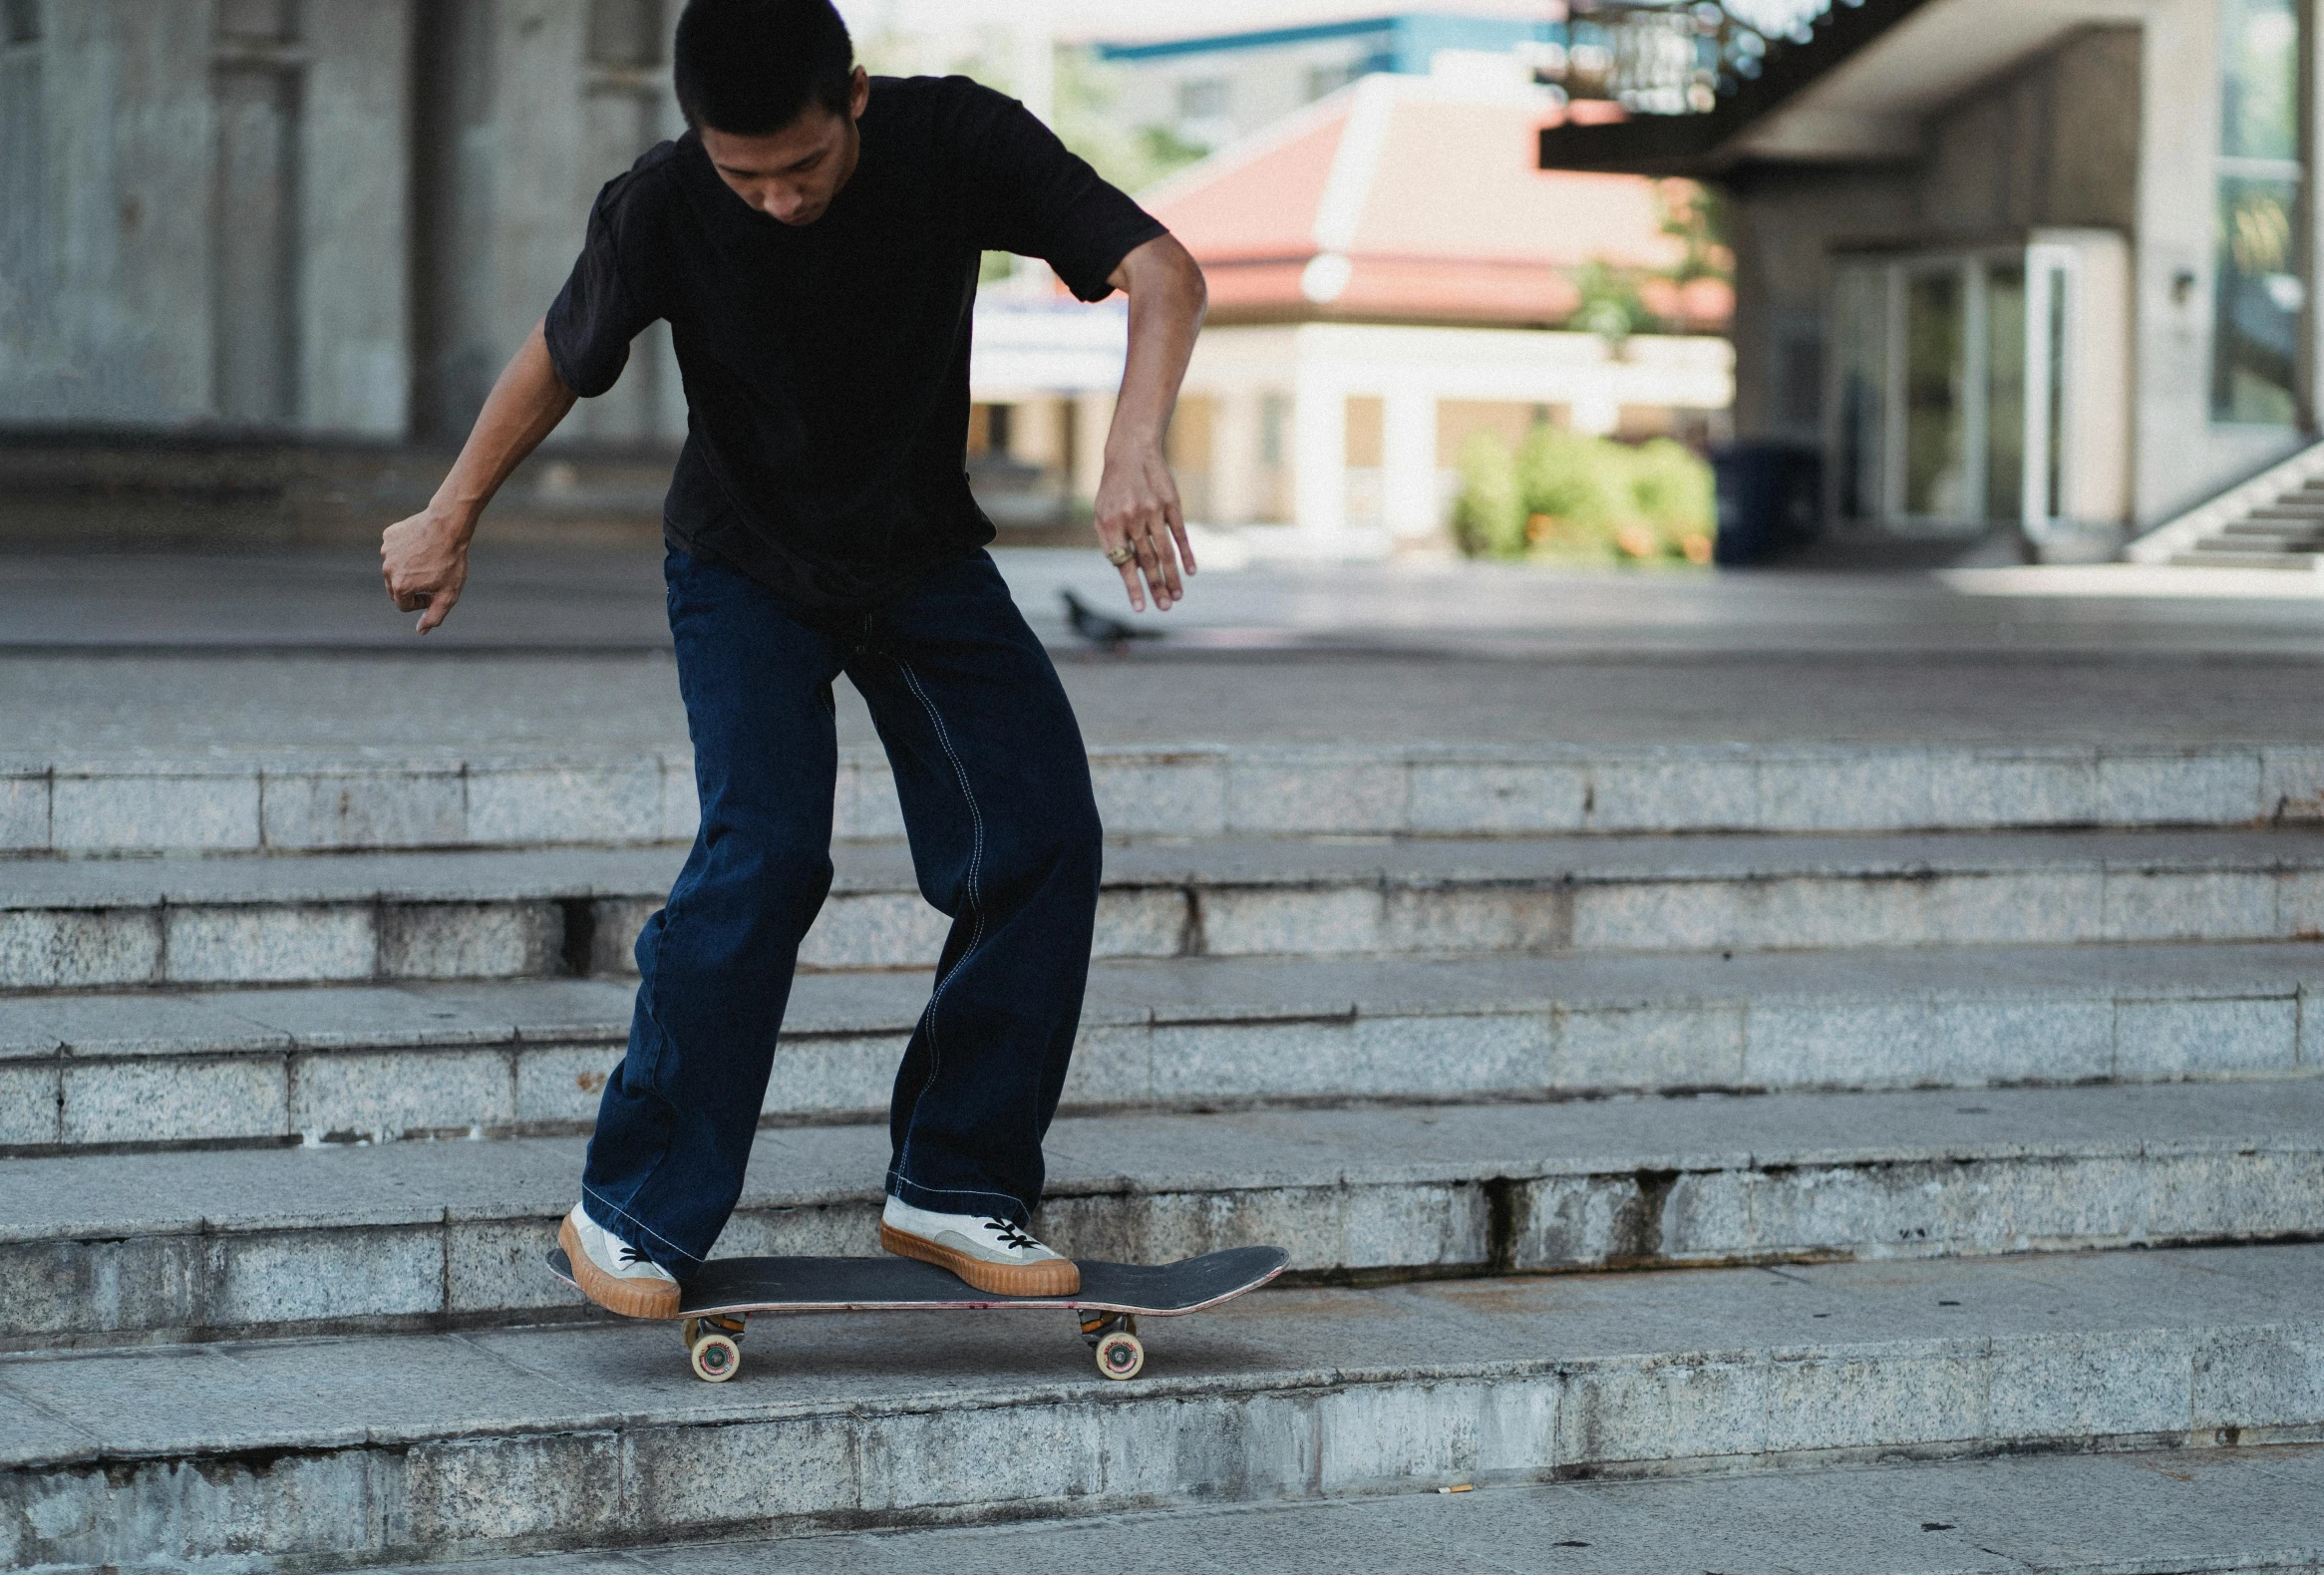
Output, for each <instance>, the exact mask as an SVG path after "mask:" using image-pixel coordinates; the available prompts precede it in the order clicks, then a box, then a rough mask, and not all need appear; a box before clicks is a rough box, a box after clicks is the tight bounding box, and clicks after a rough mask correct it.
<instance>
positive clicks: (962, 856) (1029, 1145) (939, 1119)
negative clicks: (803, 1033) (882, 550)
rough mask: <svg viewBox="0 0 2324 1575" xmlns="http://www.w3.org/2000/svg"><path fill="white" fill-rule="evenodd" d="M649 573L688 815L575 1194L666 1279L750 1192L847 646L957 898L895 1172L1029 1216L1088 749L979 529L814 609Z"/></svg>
mask: <svg viewBox="0 0 2324 1575" xmlns="http://www.w3.org/2000/svg"><path fill="white" fill-rule="evenodd" d="M664 572H665V576H666V578H667V579H668V581H669V599H670V628H671V632H672V633H673V634H674V635H675V636H676V640H677V653H678V683H679V688H680V689H681V691H682V692H683V693H684V695H685V699H686V724H687V727H688V729H689V731H690V732H691V733H692V735H693V738H694V775H695V782H696V785H697V787H698V788H699V789H700V792H701V796H702V828H701V830H700V831H699V832H698V833H697V834H696V836H695V838H694V849H693V851H692V853H691V854H689V855H688V857H687V860H686V866H685V868H684V869H683V870H681V871H680V872H679V875H678V881H677V884H676V885H675V886H673V887H672V888H671V890H670V899H669V902H668V904H667V905H666V906H664V907H663V908H662V910H661V911H660V912H658V913H656V914H655V915H654V916H653V917H652V918H650V919H648V920H647V921H646V925H645V930H644V932H643V933H642V934H640V935H639V936H638V940H637V967H638V975H639V983H638V990H637V1009H636V1011H635V1013H634V1015H633V1016H632V1018H631V1023H630V1032H629V1050H628V1053H627V1054H626V1055H625V1056H624V1057H623V1058H622V1062H621V1065H620V1067H619V1068H618V1069H616V1071H615V1072H614V1074H613V1077H612V1079H611V1081H609V1082H608V1083H607V1084H606V1086H605V1097H604V1100H603V1102H602V1103H600V1105H599V1106H598V1111H597V1131H596V1135H595V1136H594V1137H592V1138H591V1139H590V1142H589V1158H588V1164H587V1167H586V1169H585V1170H584V1171H583V1173H582V1179H581V1190H582V1197H583V1202H584V1206H585V1207H586V1208H587V1209H588V1211H589V1215H590V1217H591V1218H592V1219H594V1220H596V1221H597V1223H599V1224H600V1225H603V1226H604V1227H605V1228H607V1229H608V1230H611V1231H613V1232H614V1233H616V1234H617V1235H619V1236H621V1237H622V1238H623V1239H624V1240H626V1241H628V1242H630V1243H631V1244H632V1245H634V1246H636V1247H637V1248H638V1249H639V1250H640V1251H642V1252H645V1253H646V1254H648V1255H649V1256H651V1257H652V1258H653V1259H654V1260H655V1261H656V1262H658V1263H660V1264H662V1265H663V1266H664V1267H666V1268H668V1269H669V1270H670V1271H671V1272H672V1273H674V1274H676V1275H678V1276H679V1277H680V1278H681V1279H683V1278H685V1277H686V1276H687V1275H688V1274H690V1273H691V1272H692V1271H693V1270H694V1269H695V1268H696V1267H697V1266H698V1265H699V1264H700V1263H701V1262H702V1260H703V1258H704V1257H705V1256H707V1255H708V1253H709V1252H710V1248H711V1244H712V1243H713V1242H715V1241H716V1240H717V1239H718V1233H719V1230H720V1229H721V1228H722V1227H723V1226H724V1225H725V1224H726V1220H727V1216H728V1215H729V1214H730V1213H732V1212H733V1211H734V1206H735V1200H736V1199H737V1198H738V1197H740V1196H741V1194H742V1186H743V1168H744V1165H745V1164H746V1163H747V1162H748V1160H749V1157H750V1152H751V1139H752V1136H753V1134H754V1133H755V1132H756V1131H757V1129H758V1124H759V1110H760V1106H761V1104H762V1103H763V1102H764V1100H765V1097H766V1092H767V1080H768V1074H769V1069H770V1067H771V1065H772V1063H773V1060H774V1055H775V1041H776V1035H777V1033H778V1031H779V1030H780V1029H781V1028H782V1026H783V1009H784V1004H785V1002H786V1001H787V1000H788V999H789V996H790V992H791V976H792V970H793V968H794V966H795V965H796V963H797V961H798V955H799V943H800V940H801V938H802V937H803V936H805V935H806V933H807V928H808V926H809V925H810V924H811V923H813V922H814V921H815V916H816V912H817V910H818V909H819V908H821V907H822V906H823V901H824V896H825V894H826V893H827V892H828V891H829V890H830V883H831V860H830V840H831V794H832V788H833V786H834V782H835V779H836V776H837V757H838V750H837V744H836V742H835V739H834V737H833V731H832V720H831V701H830V684H831V681H832V680H833V679H834V678H835V677H837V676H838V675H839V674H841V673H844V674H846V675H847V678H848V680H849V681H850V682H852V683H853V684H854V686H855V688H856V689H857V690H858V691H859V692H860V693H861V694H862V696H863V699H864V701H865V703H866V704H867V705H868V706H869V707H870V710H871V718H872V722H873V724H874V725H875V726H876V727H877V728H878V730H879V737H880V742H881V743H882V744H883V745H885V746H886V750H887V759H888V764H889V766H890V767H891V768H892V769H893V771H894V773H895V785H896V794H897V797H898V799H899V800H900V801H901V804H902V807H903V817H904V825H905V830H906V834H907V835H908V837H909V838H910V842H911V851H912V867H913V870H914V872H915V874H916V875H917V877H918V880H919V887H920V892H921V894H922V895H923V896H925V897H926V898H927V900H928V901H929V902H930V903H932V904H934V905H935V906H936V907H937V908H938V909H939V910H941V911H942V912H943V913H945V914H946V915H947V916H949V917H950V918H951V920H952V930H951V933H950V935H949V936H948V937H947V938H946V939H945V942H944V949H943V953H942V956H941V957H940V958H939V960H938V962H937V964H936V978H935V988H934V990H933V992H932V993H931V994H930V996H929V998H928V1005H927V1007H926V1009H925V1010H924V1011H923V1012H922V1013H921V1015H920V1020H919V1024H918V1026H917V1027H916V1028H915V1029H914V1030H913V1032H912V1037H911V1042H910V1044H909V1045H908V1046H907V1047H906V1049H905V1051H904V1057H903V1065H902V1066H901V1067H900V1068H899V1069H898V1070H897V1072H896V1079H895V1094H894V1098H893V1101H892V1103H891V1104H890V1106H889V1114H888V1127H889V1135H890V1138H891V1141H892V1145H893V1152H892V1157H891V1160H890V1163H889V1166H888V1171H887V1190H888V1191H889V1192H890V1193H892V1194H894V1195H895V1196H897V1197H900V1198H902V1199H903V1200H904V1201H905V1202H907V1203H912V1204H916V1205H918V1206H919V1207H921V1208H929V1209H936V1210H940V1211H942V1212H945V1213H977V1214H997V1215H999V1216H1001V1217H1002V1218H1004V1219H1008V1220H1010V1221H1012V1222H1014V1223H1017V1224H1024V1223H1026V1222H1027V1221H1028V1220H1029V1219H1030V1218H1031V1216H1032V1212H1033V1207H1034V1205H1035V1204H1036V1203H1037V1202H1039V1201H1040V1198H1041V1182H1042V1164H1041V1139H1042V1135H1043V1133H1045V1132H1046V1131H1047V1130H1048V1128H1049V1119H1050V1117H1051V1116H1052V1115H1053V1114H1054V1113H1056V1110H1057V1098H1058V1092H1059V1090H1060V1089H1061V1088H1062V1087H1063V1085H1064V1082H1065V1069H1066V1062H1067V1060H1068V1058H1069V1057H1070V1056H1071V1055H1072V1053H1073V1040H1074V1030H1075V1027H1076V1025H1077V1024H1078V1023H1079V1022H1080V1019H1081V1005H1082V987H1083V984H1084V982H1085V980H1086V978H1087V975H1088V972H1089V959H1090V929H1091V923H1092V919H1093V916H1094V915H1095V913H1096V910H1097V902H1098V874H1099V828H1098V811H1097V805H1096V803H1095V802H1094V801H1093V800H1092V798H1091V796H1090V771H1089V761H1088V757H1087V756H1086V755H1085V753H1084V751H1083V748H1082V738H1081V730H1080V729H1079V728H1078V727H1076V726H1075V724H1074V718H1073V711H1072V708H1071V707H1070V706H1069V705H1068V704H1067V701H1066V698H1065V690H1064V688H1063V687H1062V686H1061V685H1060V684H1059V683H1058V681H1057V671H1056V669H1055V668H1053V667H1051V666H1050V663H1049V657H1048V654H1047V653H1046V652H1044V651H1043V650H1042V648H1041V643H1040V641H1039V640H1037V639H1035V638H1034V636H1033V632H1032V631H1031V630H1030V629H1028V628H1026V626H1025V620H1024V619H1023V618H1022V617H1020V616H1019V615H1018V613H1017V609H1016V606H1015V604H1014V603H1013V602H1012V601H1011V600H1010V599H1009V591H1008V587H1007V586H1006V585H1004V584H1003V583H1002V581H1001V576H1000V572H999V571H998V570H997V569H995V568H994V567H993V563H992V559H991V558H989V557H988V556H986V555H985V554H984V553H982V552H978V553H976V554H975V555H973V556H971V557H968V558H964V559H962V560H960V561H958V562H956V563H953V564H951V565H948V566H947V567H945V568H943V569H940V570H938V571H937V572H936V573H934V574H932V575H930V576H929V577H928V579H926V580H925V581H923V582H922V583H921V584H920V586H919V588H918V589H917V590H915V591H914V592H912V593H911V594H910V595H909V596H907V597H905V598H904V599H902V600H900V601H898V602H896V603H894V604H893V605H891V606H888V607H884V608H881V609H879V610H877V611H874V612H871V613H868V614H866V613H847V614H825V613H818V612H810V611H806V610H803V609H800V608H798V607H795V606H793V605H790V604H788V603H786V602H785V601H784V600H783V599H781V598H780V597H778V596H777V595H776V594H775V593H774V592H772V591H770V590H768V589H767V588H766V587H764V586H762V585H760V584H759V583H758V582H757V581H755V580H753V579H750V578H748V577H747V576H745V575H743V574H741V573H738V572H737V571H735V570H733V569H730V568H727V567H725V566H723V565H721V564H719V563H717V562H715V561H713V560H710V559H707V558H697V557H692V556H689V555H687V554H685V553H679V552H673V553H671V554H670V557H669V560H668V563H667V565H666V567H665V571H664Z"/></svg>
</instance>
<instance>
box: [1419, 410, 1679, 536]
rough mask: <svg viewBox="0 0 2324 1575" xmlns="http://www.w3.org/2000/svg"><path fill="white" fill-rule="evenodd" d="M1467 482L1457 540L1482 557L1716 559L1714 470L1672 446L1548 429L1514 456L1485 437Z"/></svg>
mask: <svg viewBox="0 0 2324 1575" xmlns="http://www.w3.org/2000/svg"><path fill="white" fill-rule="evenodd" d="M1461 476H1462V487H1461V495H1460V498H1459V500H1458V501H1457V502H1456V504H1455V506H1454V510H1453V523H1454V534H1455V536H1456V538H1457V539H1458V540H1459V542H1460V546H1461V550H1462V551H1464V552H1466V553H1468V554H1470V555H1471V556H1473V557H1503V558H1515V557H1526V556H1531V557H1536V558H1542V559H1546V560H1550V561H1554V562H1566V563H1635V562H1650V561H1657V560H1661V561H1668V560H1673V559H1686V560H1689V561H1692V562H1697V563H1703V562H1708V561H1709V560H1710V546H1711V532H1712V529H1713V504H1712V486H1711V468H1710V467H1709V466H1707V465H1705V464H1704V463H1703V462H1702V461H1701V460H1700V459H1698V458H1696V457H1695V455H1694V454H1693V453H1691V452H1690V451H1689V450H1687V449H1686V448H1685V447H1684V446H1683V445H1680V444H1677V443H1673V442H1671V441H1670V440H1669V439H1667V438H1657V439H1655V440H1653V441H1652V442H1649V443H1646V444H1642V445H1639V446H1637V447H1635V448H1633V447H1631V446H1630V445H1628V444H1622V443H1616V442H1613V441H1612V440H1611V439H1606V438H1593V437H1588V436H1586V435H1583V434H1580V433H1573V432H1567V431H1564V430H1563V429H1561V428H1556V427H1551V426H1549V425H1547V424H1546V423H1541V424H1536V425H1535V426H1534V427H1533V429H1532V430H1531V431H1530V432H1528V433H1526V434H1525V439H1524V442H1523V444H1522V445H1521V446H1520V447H1519V448H1518V450H1517V453H1516V454H1515V455H1514V456H1511V455H1510V453H1509V451H1508V446H1507V445H1506V444H1505V443H1503V442H1501V440H1500V439H1498V438H1496V437H1494V435H1492V434H1491V433H1478V434H1476V435H1475V436H1473V437H1472V438H1471V439H1470V440H1469V442H1468V443H1467V445H1465V446H1464V448H1463V449H1462V453H1461Z"/></svg>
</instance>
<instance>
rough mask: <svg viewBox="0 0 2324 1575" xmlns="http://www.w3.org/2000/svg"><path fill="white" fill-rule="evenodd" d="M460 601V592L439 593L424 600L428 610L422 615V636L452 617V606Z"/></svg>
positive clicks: (423, 602) (420, 628) (423, 603)
mask: <svg viewBox="0 0 2324 1575" xmlns="http://www.w3.org/2000/svg"><path fill="white" fill-rule="evenodd" d="M459 600H460V592H458V591H438V592H437V593H435V594H434V595H432V596H428V597H426V598H424V599H423V601H422V605H423V606H424V607H425V608H426V609H427V610H426V611H425V612H423V613H422V614H421V615H420V627H419V630H418V632H419V633H421V634H426V633H427V632H428V631H429V630H431V629H433V628H435V627H436V626H437V625H438V624H440V623H442V622H443V621H444V620H445V619H446V618H448V617H450V616H451V615H452V604H453V603H454V602H457V601H459Z"/></svg>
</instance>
